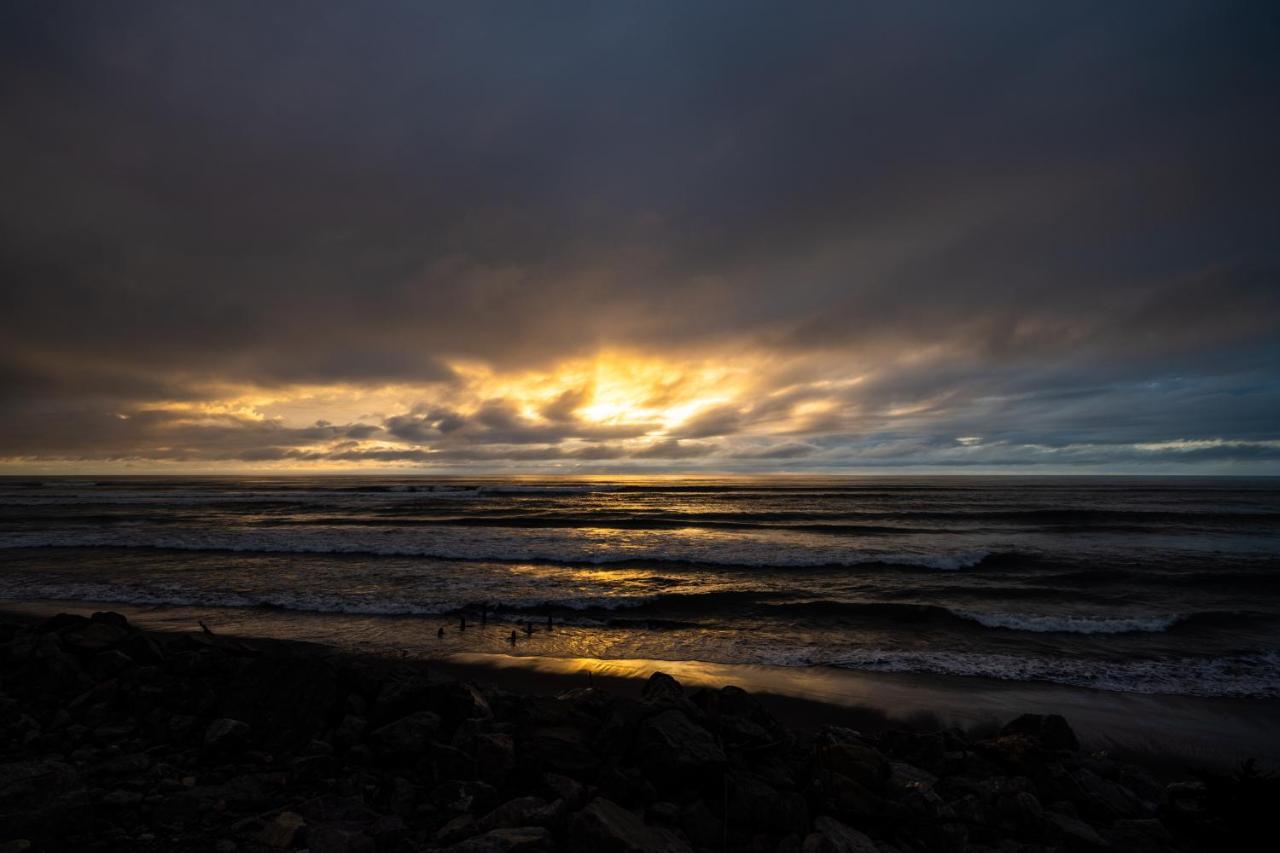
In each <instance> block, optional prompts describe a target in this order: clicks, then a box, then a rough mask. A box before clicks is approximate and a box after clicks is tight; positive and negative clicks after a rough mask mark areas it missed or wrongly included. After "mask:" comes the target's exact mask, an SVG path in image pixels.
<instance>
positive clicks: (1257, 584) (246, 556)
mask: <svg viewBox="0 0 1280 853" xmlns="http://www.w3.org/2000/svg"><path fill="white" fill-rule="evenodd" d="M0 546H2V547H0V598H4V599H8V600H10V601H20V602H31V601H42V600H57V601H73V602H99V603H102V605H103V606H104V607H106V606H110V605H111V604H116V605H129V606H132V607H154V608H157V612H161V613H164V612H174V613H179V612H185V611H186V610H190V609H193V608H194V609H201V608H203V609H214V610H215V612H217V613H220V614H224V615H225V617H226V619H227V620H228V621H231V622H234V623H235V624H236V625H237V627H238V628H239V629H241V630H253V627H254V625H255V624H257V623H263V624H265V623H267V622H271V623H272V624H273V625H275V626H276V630H277V631H278V630H279V626H280V624H281V623H282V621H283V622H285V623H287V624H289V625H296V626H298V630H300V631H304V633H308V635H312V634H314V633H315V632H316V631H317V630H323V629H324V627H325V626H328V629H329V630H330V631H331V632H332V634H333V636H334V637H335V638H337V639H339V640H340V641H344V642H349V643H352V644H355V645H363V644H383V645H398V646H401V647H412V648H414V649H416V650H418V651H421V652H425V653H429V654H435V653H440V654H444V653H452V652H458V651H503V652H506V653H514V654H518V655H546V656H560V657H576V656H583V657H594V658H619V659H635V658H653V659H659V660H699V661H709V662H715V663H751V664H776V665H785V666H831V667H841V668H846V669H855V670H875V671H892V672H922V673H937V674H951V675H977V676H986V677H991V678H996V679H1004V680H1012V681H1047V682H1056V683H1060V684H1070V685H1077V686H1084V687H1094V688H1100V689H1104V690H1111V691H1122V692H1134V693H1169V694H1186V695H1202V696H1235V697H1280V597H1278V595H1277V593H1278V592H1280V481H1276V480H1273V479H1243V478H1232V479H1227V478H1217V479H1215V478H1158V479H1157V478H1150V479H1142V478H1103V477H1097V478H1094V477H1061V478H1025V477H1011V478H999V477H932V478H931V477H916V478H905V477H904V478H889V477H885V478H872V477H867V478H809V479H794V478H782V479H771V480H770V479H765V480H747V479H726V480H719V481H716V480H649V481H644V480H618V481H594V480H593V481H581V482H572V481H565V480H548V481H540V482H533V481H526V480H521V481H500V480H484V481H481V480H472V481H460V480H448V481H433V480H428V479H421V478H401V479H388V478H336V477H272V478H226V479H222V478H107V479H83V478H81V479H76V478H48V479H34V480H33V479H30V478H4V479H0ZM482 605H483V606H484V607H485V609H486V610H487V612H488V619H487V622H488V624H487V625H486V626H485V628H483V629H481V628H480V627H479V626H476V627H475V629H474V630H469V631H468V632H466V633H463V632H461V631H459V630H457V627H456V622H457V620H458V618H459V617H460V616H461V615H463V614H467V615H469V618H470V619H471V621H472V622H473V623H475V622H476V621H478V619H479V616H480V612H481V608H482ZM548 617H549V618H550V619H551V620H552V622H553V624H554V626H555V627H554V629H553V630H550V631H548V630H546V629H545V623H546V620H547V619H548ZM290 620H292V621H290ZM528 623H532V624H533V625H534V626H536V627H537V629H538V630H537V631H536V632H535V633H534V634H533V636H528V635H526V634H525V633H523V632H522V633H521V635H520V641H519V642H518V643H517V644H516V645H515V646H512V645H511V644H510V639H509V633H510V628H511V627H512V626H524V625H526V624H528ZM304 626H305V630H304ZM440 626H446V627H447V632H446V637H445V638H444V639H439V638H437V637H436V636H435V632H436V629H437V627H440Z"/></svg>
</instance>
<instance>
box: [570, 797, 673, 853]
mask: <svg viewBox="0 0 1280 853" xmlns="http://www.w3.org/2000/svg"><path fill="white" fill-rule="evenodd" d="M569 849H570V850H572V851H574V853H692V849H691V848H690V847H689V845H688V844H686V843H685V842H684V841H683V840H681V839H680V837H679V836H677V835H676V834H675V833H673V832H671V831H670V830H667V829H664V828H662V827H657V826H646V825H645V823H644V822H643V821H642V820H640V818H638V817H636V816H635V815H634V814H633V813H631V812H629V811H627V810H626V809H624V808H623V807H622V806H620V805H618V804H617V803H614V802H612V801H610V800H606V799H604V798H602V797H597V798H596V799H594V800H592V801H591V802H590V803H589V804H588V805H587V807H586V808H584V809H583V810H582V811H580V812H578V813H577V814H575V815H574V816H573V819H572V820H571V821H570V822H569Z"/></svg>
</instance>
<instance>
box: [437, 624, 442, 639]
mask: <svg viewBox="0 0 1280 853" xmlns="http://www.w3.org/2000/svg"><path fill="white" fill-rule="evenodd" d="M436 638H437V639H440V640H443V639H444V626H443V625H441V626H440V630H438V631H436Z"/></svg>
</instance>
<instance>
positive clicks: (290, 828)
mask: <svg viewBox="0 0 1280 853" xmlns="http://www.w3.org/2000/svg"><path fill="white" fill-rule="evenodd" d="M306 825H307V822H306V821H305V820H303V819H302V815H300V814H297V813H296V812H280V814H278V815H276V816H275V817H274V818H272V819H271V820H270V821H268V822H267V825H266V826H264V827H263V828H262V831H261V832H259V833H258V840H259V841H260V842H262V843H263V844H265V845H267V846H268V847H278V848H281V849H287V848H291V847H293V843H294V840H295V839H296V838H297V837H298V832H299V831H300V830H301V829H302V828H303V827H304V826H306Z"/></svg>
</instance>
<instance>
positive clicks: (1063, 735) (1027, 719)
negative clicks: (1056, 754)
mask: <svg viewBox="0 0 1280 853" xmlns="http://www.w3.org/2000/svg"><path fill="white" fill-rule="evenodd" d="M1000 734H1002V735H1026V736H1028V737H1032V738H1035V739H1036V740H1038V741H1040V744H1041V745H1042V746H1043V747H1044V748H1045V749H1055V750H1056V749H1063V750H1071V751H1075V750H1078V749H1079V748H1080V742H1079V741H1078V740H1076V733H1075V732H1073V731H1072V730H1071V726H1069V725H1067V721H1066V719H1065V718H1063V717H1061V716H1060V715H1058V714H1049V715H1047V716H1046V715H1040V714H1023V715H1022V716H1021V717H1018V718H1017V719H1016V720H1013V721H1012V722H1010V723H1009V724H1008V725H1006V726H1005V727H1004V728H1003V729H1001V731H1000Z"/></svg>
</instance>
